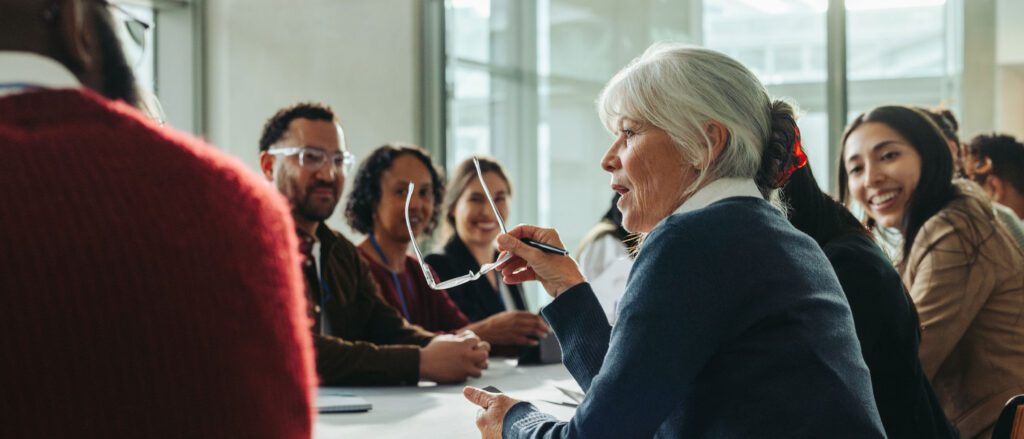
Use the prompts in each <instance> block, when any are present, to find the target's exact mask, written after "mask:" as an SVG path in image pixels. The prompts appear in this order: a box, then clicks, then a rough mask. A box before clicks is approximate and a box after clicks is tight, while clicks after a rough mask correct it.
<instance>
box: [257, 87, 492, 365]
mask: <svg viewBox="0 0 1024 439" xmlns="http://www.w3.org/2000/svg"><path fill="white" fill-rule="evenodd" d="M259 148H260V168H261V170H262V171H263V174H264V175H265V176H266V178H267V180H269V181H271V182H273V183H274V185H275V186H277V188H278V190H279V191H280V192H281V194H283V195H284V196H285V198H287V199H288V201H289V203H290V204H291V207H292V218H293V219H294V220H295V227H296V233H297V234H298V235H299V241H300V252H301V253H302V254H303V255H305V260H304V262H303V271H304V272H305V275H306V276H305V278H306V290H307V299H308V302H309V304H308V313H309V315H310V317H311V320H312V323H313V325H312V332H313V345H314V347H315V349H316V366H317V372H318V373H319V375H320V381H321V383H322V384H326V385H351V384H359V385H385V384H413V385H415V384H416V383H417V382H418V381H419V380H420V379H421V378H422V379H426V380H431V381H437V382H443V383H451V382H461V381H464V380H465V379H466V378H467V377H470V376H473V377H478V376H480V370H481V369H483V368H486V367H487V356H488V351H489V350H490V347H489V345H488V344H487V343H486V342H481V341H480V339H479V338H477V337H476V336H475V335H473V334H472V333H471V332H467V333H463V334H460V335H458V336H455V335H435V334H434V333H431V332H428V331H426V330H424V329H423V328H421V327H419V326H415V325H412V324H410V323H409V322H407V321H406V320H405V319H404V318H402V316H401V315H400V314H399V313H398V311H396V310H395V309H394V308H392V307H390V306H389V305H387V304H386V303H385V302H384V301H383V299H381V297H380V293H379V292H378V290H377V289H378V286H377V284H376V283H375V282H374V281H373V279H372V277H371V274H370V271H369V267H368V266H367V265H366V262H365V261H363V260H362V259H360V258H359V254H358V252H357V251H356V247H355V246H354V245H353V244H352V243H351V242H349V241H348V240H347V239H345V237H344V236H342V235H341V234H340V233H338V232H336V231H334V230H331V229H330V228H329V227H327V225H326V224H324V221H325V220H326V219H327V218H329V217H330V216H331V214H332V213H334V210H335V208H336V207H337V205H338V201H339V199H340V196H341V193H342V189H343V188H344V184H345V177H346V175H347V174H348V173H349V172H350V171H351V169H352V166H353V164H354V161H355V159H354V157H353V156H352V155H351V154H350V153H349V152H348V150H347V148H346V145H345V133H344V131H343V130H342V129H341V126H340V125H339V123H338V121H337V118H336V117H335V115H334V112H333V111H332V110H331V109H330V108H329V107H327V106H324V105H322V104H317V103H300V104H296V105H293V106H291V107H288V108H284V109H282V110H280V111H278V112H277V113H276V114H275V115H274V116H273V117H271V118H270V119H269V120H268V121H267V123H266V124H265V125H264V128H263V134H262V135H261V136H260V144H259Z"/></svg>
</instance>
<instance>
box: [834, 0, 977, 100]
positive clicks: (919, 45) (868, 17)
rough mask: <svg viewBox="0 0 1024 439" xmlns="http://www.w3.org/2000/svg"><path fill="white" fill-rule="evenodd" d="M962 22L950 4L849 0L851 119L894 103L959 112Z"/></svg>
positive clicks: (940, 1)
mask: <svg viewBox="0 0 1024 439" xmlns="http://www.w3.org/2000/svg"><path fill="white" fill-rule="evenodd" d="M958 16H959V14H958V8H957V7H955V5H954V4H952V3H948V2H947V1H946V0H899V1H892V0H884V1H883V0H846V21H847V35H848V37H847V72H848V73H847V78H848V80H849V108H848V111H849V115H848V117H849V118H853V117H856V115H857V114H860V113H861V112H863V111H865V110H868V109H870V108H872V107H875V106H878V105H884V104H894V103H898V104H907V105H920V106H926V107H936V106H946V107H949V108H952V109H954V110H956V109H958V108H959V104H960V103H959V102H958V100H957V99H956V98H957V95H958V93H959V89H958V84H959V75H960V70H961V69H960V68H959V67H958V66H957V64H958V59H959V58H960V57H959V56H958V54H957V50H956V48H957V45H956V44H955V41H956V40H957V39H956V38H951V37H950V36H951V35H953V34H954V33H955V28H956V26H954V25H953V23H955V22H956V17H958Z"/></svg>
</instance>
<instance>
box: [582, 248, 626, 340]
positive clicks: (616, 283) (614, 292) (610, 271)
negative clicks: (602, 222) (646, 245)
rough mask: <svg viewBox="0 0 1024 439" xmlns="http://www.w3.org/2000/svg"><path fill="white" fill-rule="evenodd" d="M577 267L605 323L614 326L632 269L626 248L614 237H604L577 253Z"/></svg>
mask: <svg viewBox="0 0 1024 439" xmlns="http://www.w3.org/2000/svg"><path fill="white" fill-rule="evenodd" d="M579 265H580V271H581V272H583V276H584V277H586V278H587V281H588V282H590V288H591V289H593V290H594V295H595V296H597V301H598V302H600V303H601V309H603V310H604V314H605V317H607V318H608V323H609V324H611V325H614V324H615V321H616V320H618V314H619V313H618V308H619V301H620V300H621V299H622V295H623V294H625V293H626V280H627V279H628V278H629V270H630V269H631V268H632V267H633V260H632V259H630V258H629V254H628V253H626V246H625V245H623V244H622V241H619V239H618V238H616V237H615V235H613V234H611V233H605V234H603V235H601V236H600V237H598V238H597V239H595V240H594V241H593V242H591V243H590V244H589V245H587V246H586V248H584V249H583V251H581V252H580V258H579Z"/></svg>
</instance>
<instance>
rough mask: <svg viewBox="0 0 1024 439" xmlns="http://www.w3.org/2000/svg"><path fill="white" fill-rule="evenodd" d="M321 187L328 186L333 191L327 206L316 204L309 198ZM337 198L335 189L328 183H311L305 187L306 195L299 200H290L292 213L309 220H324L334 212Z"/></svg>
mask: <svg viewBox="0 0 1024 439" xmlns="http://www.w3.org/2000/svg"><path fill="white" fill-rule="evenodd" d="M321 187H323V188H329V189H331V190H332V191H334V202H332V203H330V205H329V206H324V205H322V204H317V203H314V202H312V200H310V198H312V197H313V191H314V190H316V189H317V188H321ZM339 198H340V197H339V196H338V191H337V189H335V188H333V187H330V186H329V185H323V184H311V185H310V186H309V187H308V188H306V196H305V197H304V199H303V200H302V201H301V202H299V200H294V199H293V200H291V202H292V206H294V207H292V214H294V215H296V216H299V217H302V218H304V219H306V220H308V221H311V222H321V221H324V220H326V219H327V218H330V217H331V215H332V214H333V213H334V209H335V208H336V207H338V201H339Z"/></svg>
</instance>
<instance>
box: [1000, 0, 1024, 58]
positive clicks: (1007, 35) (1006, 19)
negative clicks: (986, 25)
mask: <svg viewBox="0 0 1024 439" xmlns="http://www.w3.org/2000/svg"><path fill="white" fill-rule="evenodd" d="M1022 23H1024V1H1021V0H996V60H997V61H998V63H999V64H1024V25H1022Z"/></svg>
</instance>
